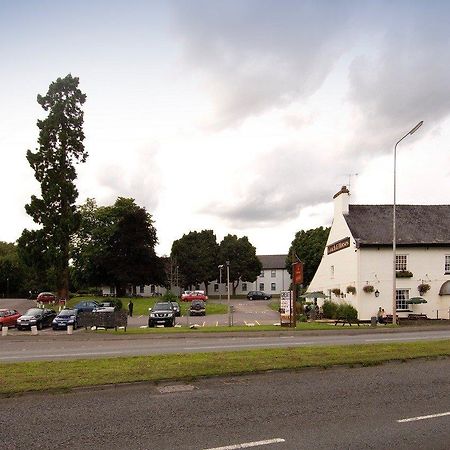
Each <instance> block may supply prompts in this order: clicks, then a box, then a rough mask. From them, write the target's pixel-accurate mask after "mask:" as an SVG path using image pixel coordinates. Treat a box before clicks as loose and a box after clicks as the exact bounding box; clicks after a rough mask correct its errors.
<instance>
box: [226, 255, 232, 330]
mask: <svg viewBox="0 0 450 450" xmlns="http://www.w3.org/2000/svg"><path fill="white" fill-rule="evenodd" d="M227 303H228V326H229V327H231V306H230V261H227Z"/></svg>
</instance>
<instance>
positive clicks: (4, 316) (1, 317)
mask: <svg viewBox="0 0 450 450" xmlns="http://www.w3.org/2000/svg"><path fill="white" fill-rule="evenodd" d="M19 317H20V313H19V312H18V311H16V310H15V309H0V330H1V329H2V328H3V327H15V326H16V323H17V319H18V318H19Z"/></svg>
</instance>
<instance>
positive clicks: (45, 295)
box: [37, 292, 56, 303]
mask: <svg viewBox="0 0 450 450" xmlns="http://www.w3.org/2000/svg"><path fill="white" fill-rule="evenodd" d="M37 301H38V302H41V303H55V302H56V295H55V294H52V293H51V292H41V293H40V294H39V295H38V296H37Z"/></svg>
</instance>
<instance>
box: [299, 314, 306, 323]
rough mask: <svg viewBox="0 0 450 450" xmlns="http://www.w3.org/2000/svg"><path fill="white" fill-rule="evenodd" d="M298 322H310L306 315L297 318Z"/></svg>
mask: <svg viewBox="0 0 450 450" xmlns="http://www.w3.org/2000/svg"><path fill="white" fill-rule="evenodd" d="M297 321H298V322H308V318H307V317H306V316H305V315H304V314H300V315H299V316H298V317H297Z"/></svg>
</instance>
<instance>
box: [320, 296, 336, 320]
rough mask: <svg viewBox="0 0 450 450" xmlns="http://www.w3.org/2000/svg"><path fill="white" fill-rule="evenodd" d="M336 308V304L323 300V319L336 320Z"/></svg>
mask: <svg viewBox="0 0 450 450" xmlns="http://www.w3.org/2000/svg"><path fill="white" fill-rule="evenodd" d="M338 306H339V305H338V304H337V303H335V302H332V301H331V300H325V301H324V302H323V306H322V310H323V317H324V318H326V319H336V313H337V310H338Z"/></svg>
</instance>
